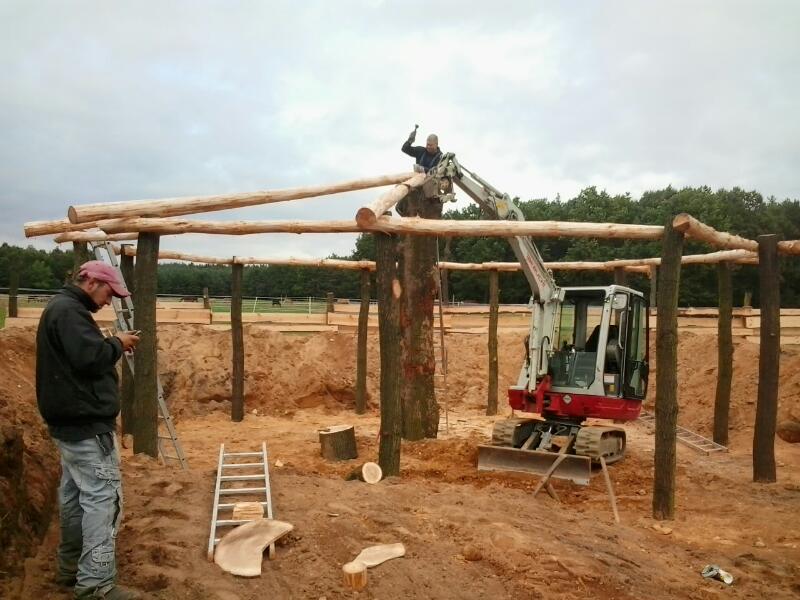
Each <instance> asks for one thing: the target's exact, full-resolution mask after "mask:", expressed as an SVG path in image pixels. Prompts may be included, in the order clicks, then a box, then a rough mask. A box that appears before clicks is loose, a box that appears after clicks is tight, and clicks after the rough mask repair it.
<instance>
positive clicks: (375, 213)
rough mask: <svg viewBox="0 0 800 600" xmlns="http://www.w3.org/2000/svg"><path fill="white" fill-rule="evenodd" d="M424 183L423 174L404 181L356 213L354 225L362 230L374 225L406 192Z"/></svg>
mask: <svg viewBox="0 0 800 600" xmlns="http://www.w3.org/2000/svg"><path fill="white" fill-rule="evenodd" d="M424 182H425V174H424V173H417V174H416V175H414V176H413V177H412V178H411V179H409V180H407V181H404V182H403V183H401V184H399V185H398V186H396V187H394V188H392V189H391V190H389V191H388V192H386V193H385V194H383V195H382V196H381V197H380V198H378V199H377V200H375V202H373V203H372V204H368V205H367V206H362V207H361V208H359V209H358V212H357V213H356V223H358V224H359V226H361V227H364V228H367V227H371V226H373V225H375V223H376V222H377V220H378V218H379V217H380V216H381V215H383V213H385V212H386V211H387V210H390V209H391V208H392V207H393V206H394V205H395V204H397V203H398V202H400V200H402V199H403V198H405V197H406V196H407V195H408V192H410V191H411V190H412V189H414V188H416V187H419V186H421V185H422V184H423V183H424Z"/></svg>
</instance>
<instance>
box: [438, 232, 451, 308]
mask: <svg viewBox="0 0 800 600" xmlns="http://www.w3.org/2000/svg"><path fill="white" fill-rule="evenodd" d="M452 241H453V238H445V240H444V261H439V279H441V280H442V302H443V303H444V306H447V304H448V302H450V273H449V272H448V271H447V267H445V266H442V262H444V263H445V264H447V263H448V262H450V258H451V257H452V250H451V249H450V243H451V242H452Z"/></svg>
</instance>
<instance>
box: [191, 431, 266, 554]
mask: <svg viewBox="0 0 800 600" xmlns="http://www.w3.org/2000/svg"><path fill="white" fill-rule="evenodd" d="M255 458H260V461H257V462H256V461H254V460H253V459H255ZM239 459H245V461H246V462H238V460H239ZM229 461H230V462H229ZM268 461H269V459H268V457H267V443H266V442H261V451H260V452H225V444H220V445H219V462H218V463H217V483H216V485H215V488H214V508H213V510H212V511H211V533H210V534H209V536H208V554H207V556H208V560H212V561H213V560H214V548H215V547H216V545H217V544H219V542H220V540H221V539H222V537H221V536H220V537H217V528H218V527H236V526H238V525H242V524H244V523H250V522H251V521H253V519H233V518H228V519H220V511H231V512H233V509H234V507H235V506H236V502H223V503H220V501H219V499H220V496H238V497H239V498H240V502H252V501H253V500H251V499H250V498H252V497H253V496H255V497H257V498H259V499H260V498H263V500H258V503H259V504H261V506H262V508H263V509H264V516H265V518H267V519H272V491H271V489H270V483H269V462H268ZM228 470H233V471H235V472H236V474H235V475H226V474H225V473H227V472H230V471H228ZM242 470H244V471H245V472H242ZM248 471H249V472H248ZM226 482H231V483H232V484H233V485H234V486H237V485H242V484H241V483H240V482H256V485H255V486H253V487H248V486H247V485H246V484H244V487H223V486H224V484H225V483H226ZM268 555H269V558H270V559H272V558H275V543H272V544H270V545H269V554H268Z"/></svg>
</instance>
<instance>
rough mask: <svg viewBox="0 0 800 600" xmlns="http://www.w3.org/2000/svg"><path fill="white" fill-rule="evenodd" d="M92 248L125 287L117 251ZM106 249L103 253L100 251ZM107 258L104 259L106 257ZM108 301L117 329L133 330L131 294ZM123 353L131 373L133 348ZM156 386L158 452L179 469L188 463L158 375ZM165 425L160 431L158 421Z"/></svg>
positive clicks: (108, 247)
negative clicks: (114, 316)
mask: <svg viewBox="0 0 800 600" xmlns="http://www.w3.org/2000/svg"><path fill="white" fill-rule="evenodd" d="M92 250H93V251H94V255H95V257H96V258H97V260H99V261H102V262H109V263H110V264H111V266H112V267H114V269H116V271H117V274H118V275H119V280H120V281H121V282H122V283H123V285H124V286H125V289H128V285H127V283H125V278H124V277H123V275H122V270H121V269H120V268H119V263H118V261H117V255H116V253H115V252H114V248H113V247H112V246H111V243H110V242H99V243H94V242H93V243H92ZM103 250H105V255H104V253H103ZM106 259H107V260H106ZM111 304H112V306H113V308H114V314H115V315H116V321H115V324H114V325H115V327H116V328H117V331H134V327H133V301H132V300H131V297H130V296H128V297H127V298H117V297H116V296H114V297H112V298H111ZM123 356H124V357H125V362H126V363H127V364H128V368H129V369H130V371H131V375H133V373H134V362H135V361H134V358H133V352H125V353H123ZM156 387H157V390H158V393H157V401H158V420H159V427H158V433H157V435H158V452H159V454H160V455H161V458H162V459H163V461H164V464H168V463H170V462H173V463H178V464H179V465H180V467H181V469H184V470H186V469H188V468H189V465H188V463H187V461H186V456H185V455H184V454H183V448H182V447H181V443H180V441H179V440H178V433H177V432H176V431H175V423H174V422H173V420H172V416H171V415H170V414H169V409H168V408H167V403H166V400H165V399H164V388H163V387H161V378H160V377H158V376H157V375H156ZM161 424H163V425H164V429H165V430H166V431H163V430H162V429H161V427H160V425H161ZM170 447H171V448H172V453H170V452H169V450H170Z"/></svg>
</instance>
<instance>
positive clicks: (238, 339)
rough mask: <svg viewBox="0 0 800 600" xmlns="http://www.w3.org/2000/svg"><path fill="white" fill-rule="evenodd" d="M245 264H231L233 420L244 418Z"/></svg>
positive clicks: (237, 420)
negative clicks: (243, 302)
mask: <svg viewBox="0 0 800 600" xmlns="http://www.w3.org/2000/svg"><path fill="white" fill-rule="evenodd" d="M243 271H244V265H241V264H233V265H232V266H231V341H232V344H233V346H232V350H233V352H232V353H233V372H232V379H233V381H232V389H231V421H234V422H237V423H238V422H239V421H241V420H242V419H244V335H243V333H242V272H243Z"/></svg>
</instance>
